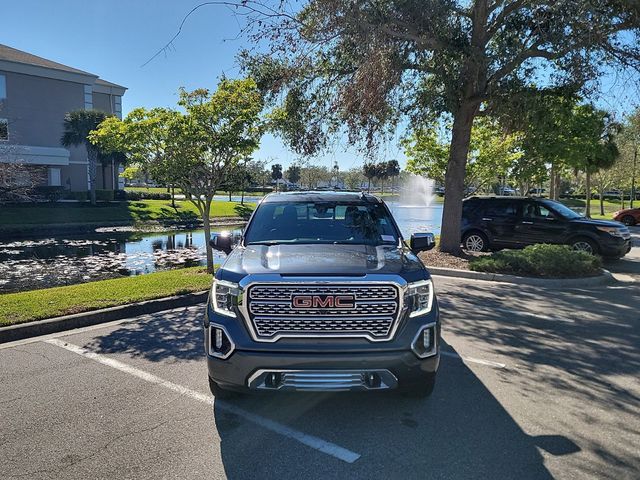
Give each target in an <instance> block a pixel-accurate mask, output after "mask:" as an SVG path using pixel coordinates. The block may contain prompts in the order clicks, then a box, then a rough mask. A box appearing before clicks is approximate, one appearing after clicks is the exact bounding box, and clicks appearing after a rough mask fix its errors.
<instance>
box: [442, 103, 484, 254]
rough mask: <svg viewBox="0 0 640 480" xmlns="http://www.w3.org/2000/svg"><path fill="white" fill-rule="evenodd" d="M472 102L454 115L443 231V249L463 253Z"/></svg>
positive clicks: (448, 251) (474, 111)
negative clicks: (463, 202) (464, 206)
mask: <svg viewBox="0 0 640 480" xmlns="http://www.w3.org/2000/svg"><path fill="white" fill-rule="evenodd" d="M476 109H477V107H475V106H474V105H473V104H463V105H461V106H460V108H459V109H458V111H457V112H456V114H455V116H454V119H453V129H452V132H451V150H450V154H449V163H448V165H447V173H446V175H445V180H444V182H445V185H444V191H445V195H444V210H443V212H442V230H441V233H440V251H441V252H447V253H453V254H458V253H460V243H461V238H460V223H461V221H462V199H463V197H464V179H465V175H466V171H467V157H468V155H469V143H470V141H471V127H472V126H473V119H474V117H475V114H476Z"/></svg>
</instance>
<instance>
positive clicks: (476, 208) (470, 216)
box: [461, 197, 631, 258]
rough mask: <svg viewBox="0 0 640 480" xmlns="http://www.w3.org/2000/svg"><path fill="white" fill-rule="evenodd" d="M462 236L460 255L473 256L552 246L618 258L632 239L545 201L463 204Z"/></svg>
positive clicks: (616, 227) (613, 225)
mask: <svg viewBox="0 0 640 480" xmlns="http://www.w3.org/2000/svg"><path fill="white" fill-rule="evenodd" d="M461 233H462V244H463V247H464V249H465V250H468V251H473V252H482V251H486V250H491V249H500V248H524V247H526V246H527V245H533V244H537V243H555V244H564V245H569V246H570V247H572V248H573V249H574V250H582V251H585V252H587V253H591V254H599V255H602V256H604V257H615V258H620V257H623V256H625V255H626V254H627V253H628V252H629V250H630V249H631V240H630V239H631V233H630V232H629V229H628V228H627V227H625V226H624V225H622V224H621V223H618V222H607V221H602V220H590V219H587V218H584V217H583V216H581V215H578V214H577V213H576V212H574V211H573V210H571V209H569V208H568V207H566V206H564V205H563V204H561V203H559V202H554V201H552V200H547V199H544V198H531V197H472V198H469V199H467V200H464V201H463V203H462V232H461Z"/></svg>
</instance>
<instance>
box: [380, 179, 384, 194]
mask: <svg viewBox="0 0 640 480" xmlns="http://www.w3.org/2000/svg"><path fill="white" fill-rule="evenodd" d="M381 182H382V186H381V187H380V188H381V189H380V195H382V194H384V179H382V180H381Z"/></svg>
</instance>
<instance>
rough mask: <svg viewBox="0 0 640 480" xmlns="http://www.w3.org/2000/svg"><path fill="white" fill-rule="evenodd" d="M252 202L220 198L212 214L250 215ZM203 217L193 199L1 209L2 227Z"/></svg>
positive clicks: (12, 206)
mask: <svg viewBox="0 0 640 480" xmlns="http://www.w3.org/2000/svg"><path fill="white" fill-rule="evenodd" d="M252 209H253V206H252V205H251V204H245V205H241V204H240V203H236V202H222V201H216V202H214V203H213V204H212V207H211V217H212V218H214V217H238V216H246V215H247V214H248V213H250V212H251V210H252ZM199 217H200V214H199V213H198V210H197V209H196V207H195V205H193V204H192V203H191V202H189V201H176V208H175V209H174V208H173V207H172V206H171V201H170V200H139V201H130V202H110V203H98V204H97V205H96V206H92V205H91V204H89V203H85V202H83V203H38V204H32V203H25V204H18V205H3V206H2V208H0V230H2V229H5V228H11V227H12V226H13V227H15V226H20V225H38V224H42V225H44V224H46V225H51V224H84V223H91V224H93V223H95V224H104V225H108V224H110V223H113V222H128V223H131V224H135V223H140V222H152V221H160V222H163V221H164V222H175V221H189V220H196V219H198V218H199Z"/></svg>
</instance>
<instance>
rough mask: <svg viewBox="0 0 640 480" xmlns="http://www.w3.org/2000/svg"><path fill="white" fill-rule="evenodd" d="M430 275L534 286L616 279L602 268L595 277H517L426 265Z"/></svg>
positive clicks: (602, 282) (569, 285)
mask: <svg viewBox="0 0 640 480" xmlns="http://www.w3.org/2000/svg"><path fill="white" fill-rule="evenodd" d="M427 270H429V272H430V273H431V275H436V276H442V277H454V278H466V279H471V280H484V281H486V282H502V283H512V284H514V285H532V286H536V287H554V288H558V287H564V288H575V287H595V286H599V285H608V284H610V283H615V282H616V281H617V280H616V279H615V278H614V276H613V275H612V274H611V272H609V271H608V270H604V269H603V271H602V272H603V273H602V274H600V275H598V276H596V277H583V278H534V277H519V276H516V275H505V274H503V273H487V272H474V271H471V270H457V269H454V268H437V267H429V266H427Z"/></svg>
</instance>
